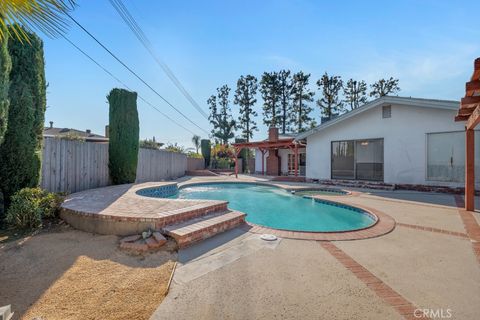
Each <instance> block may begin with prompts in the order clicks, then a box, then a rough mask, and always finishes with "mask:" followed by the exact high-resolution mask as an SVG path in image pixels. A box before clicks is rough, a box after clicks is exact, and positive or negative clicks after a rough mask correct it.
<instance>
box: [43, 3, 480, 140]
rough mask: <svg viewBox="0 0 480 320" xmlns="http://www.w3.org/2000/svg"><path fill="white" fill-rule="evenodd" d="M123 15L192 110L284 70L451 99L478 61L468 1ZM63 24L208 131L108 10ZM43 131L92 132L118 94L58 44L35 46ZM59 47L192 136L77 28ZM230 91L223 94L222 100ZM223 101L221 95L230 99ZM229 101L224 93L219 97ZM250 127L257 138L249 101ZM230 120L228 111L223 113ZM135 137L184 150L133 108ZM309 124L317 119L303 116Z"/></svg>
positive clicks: (82, 9)
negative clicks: (225, 88) (42, 74)
mask: <svg viewBox="0 0 480 320" xmlns="http://www.w3.org/2000/svg"><path fill="white" fill-rule="evenodd" d="M124 2H125V4H126V6H127V7H128V8H129V10H130V12H131V13H132V15H133V16H134V17H135V18H136V19H137V22H138V23H139V24H140V26H141V27H142V28H143V30H144V32H145V33H146V35H147V36H148V37H149V39H150V41H151V42H152V43H153V46H154V47H155V50H156V51H157V53H158V55H159V56H160V57H161V58H162V60H163V61H165V62H166V63H167V64H168V65H169V67H170V69H171V70H172V71H173V72H174V73H175V74H176V76H177V77H178V79H180V81H181V82H182V83H183V85H184V86H185V87H186V88H187V90H188V91H189V92H190V94H191V95H192V96H193V97H194V99H195V100H196V101H197V102H198V103H199V104H200V106H201V107H202V108H203V109H204V110H205V111H207V112H208V107H207V105H206V100H207V99H208V97H209V96H210V95H211V94H213V93H215V89H216V88H217V87H219V86H221V85H223V84H228V85H229V86H230V87H232V88H234V86H235V84H236V80H237V79H238V77H239V76H240V75H246V74H253V75H255V76H257V77H259V76H260V75H261V74H262V72H263V71H273V70H280V69H290V70H292V71H295V72H296V71H299V70H303V71H304V72H307V73H311V74H312V76H311V88H312V89H314V90H315V91H316V92H317V93H316V98H318V96H319V93H318V90H317V88H316V85H315V82H316V80H317V79H318V78H319V77H320V76H321V75H322V74H323V73H324V72H325V71H327V72H328V73H329V74H335V75H340V76H342V78H343V79H344V80H346V79H349V78H351V77H353V78H355V79H364V80H366V81H367V82H368V83H371V82H373V81H375V80H377V79H379V78H382V77H390V76H393V77H396V78H399V79H400V87H401V89H402V90H401V92H400V95H401V96H412V97H422V98H434V99H450V100H458V99H459V98H460V97H461V96H462V95H464V86H465V82H466V81H467V80H468V78H469V77H470V76H471V72H472V68H473V60H474V59H475V58H476V57H480V27H479V26H478V21H477V20H476V19H475V12H479V11H480V1H439V0H431V1H420V0H416V1H313V0H312V1H293V0H292V1H282V0H277V1H274V0H263V1H258V0H257V1H253V0H252V1H250V0H248V1H246V0H243V1H225V0H224V1H207V0H205V1H193V0H191V1H190V0H186V1H172V0H169V1H163V0H162V1H154V0H149V1H147V0H124ZM78 3H79V7H78V8H77V9H76V10H75V11H74V12H73V14H72V15H73V16H74V17H75V18H76V19H77V20H78V21H79V22H80V23H81V24H83V25H84V26H85V27H86V28H87V29H88V30H90V31H91V32H92V33H93V34H94V35H95V36H97V37H98V38H99V39H100V40H101V41H102V42H103V43H104V44H105V45H107V46H108V47H109V48H111V49H112V51H114V52H115V53H116V54H117V55H118V56H119V57H120V58H121V59H123V60H124V61H126V62H127V63H128V64H129V66H130V67H131V68H133V69H134V70H135V71H137V72H138V73H139V74H140V75H141V76H142V77H143V78H144V79H145V80H146V81H147V82H148V83H149V84H151V85H152V86H153V87H155V89H156V90H157V91H158V92H160V93H161V94H162V95H163V96H164V97H165V98H166V99H167V100H169V101H170V102H172V104H174V105H175V106H176V107H177V108H179V109H180V110H182V112H183V113H185V114H186V115H187V117H188V118H189V119H191V120H192V121H194V122H196V123H198V125H199V126H200V127H202V128H205V129H206V130H207V131H209V130H210V126H209V124H208V121H207V120H205V119H204V118H203V117H202V116H201V115H200V113H199V112H198V111H196V110H195V109H194V108H193V106H192V105H191V104H190V103H189V102H188V101H187V100H186V99H185V98H184V97H183V96H182V95H181V94H180V92H179V91H178V90H177V88H176V87H175V86H174V85H173V84H172V83H171V82H170V80H169V79H168V78H167V77H166V75H165V74H164V73H163V71H162V70H161V69H160V67H159V66H158V65H157V64H156V63H155V61H154V60H153V59H152V58H151V56H150V55H149V54H148V52H147V51H146V50H145V48H143V47H142V46H141V45H140V43H139V42H138V41H137V39H136V38H135V37H134V35H133V34H132V33H131V32H130V30H129V29H128V27H127V26H126V25H125V24H124V23H123V20H121V18H120V17H119V16H118V14H117V13H116V11H115V10H114V9H113V7H112V6H111V5H110V3H109V1H108V0H97V1H86V0H83V1H82V0H79V1H78ZM41 36H42V37H43V38H44V41H45V59H46V75H47V81H48V83H49V86H48V89H47V106H48V109H47V113H46V123H48V122H49V121H54V125H55V126H58V127H72V128H77V129H87V128H88V129H91V130H92V131H94V132H98V133H103V131H104V126H105V124H107V123H108V104H107V101H106V95H107V94H108V92H109V91H110V90H111V89H112V88H114V87H121V85H120V84H118V83H117V82H116V81H115V80H113V79H112V78H110V77H109V76H108V75H107V74H105V73H104V72H103V71H102V70H100V69H99V68H98V67H97V66H95V65H94V64H93V63H91V62H90V61H89V60H87V59H86V58H85V57H84V56H83V55H81V54H80V53H79V52H78V51H76V49H74V48H73V47H72V46H71V45H70V44H69V43H67V42H66V41H65V40H64V39H62V38H59V39H49V38H47V37H44V36H43V35H41ZM67 37H68V38H69V39H70V40H72V41H73V42H75V43H76V44H77V45H78V46H80V47H81V48H82V49H83V50H85V51H87V52H88V53H89V54H90V55H91V56H93V57H94V58H95V59H96V60H98V61H99V62H100V63H102V64H103V65H104V66H105V67H106V68H108V69H110V70H111V71H112V72H113V73H114V74H115V75H116V76H118V77H119V78H120V79H122V81H124V82H125V83H127V84H128V86H130V87H131V88H133V89H135V90H136V91H137V92H138V93H139V94H140V95H142V96H143V97H144V98H146V99H147V100H149V101H150V102H152V103H153V104H155V105H156V106H157V107H158V108H160V109H161V110H162V111H163V112H165V113H167V114H168V115H169V116H170V117H172V118H174V119H175V120H176V121H178V122H180V123H181V124H182V125H184V126H187V127H189V128H190V129H192V131H194V132H197V134H199V135H200V136H202V137H205V136H206V134H205V133H203V132H201V131H200V130H198V129H196V128H195V127H193V126H192V125H191V124H190V123H189V122H188V121H187V120H185V119H184V118H182V117H181V116H180V115H178V114H177V113H176V112H175V111H174V110H172V109H171V108H170V107H168V106H167V105H166V104H165V103H164V102H162V101H161V100H160V99H159V98H158V97H157V96H156V95H155V94H154V93H153V92H151V91H150V90H149V89H148V88H147V87H145V86H144V85H143V84H142V83H141V82H139V81H138V80H137V79H135V78H134V77H133V76H132V75H131V74H130V73H128V71H126V70H125V69H123V67H122V66H120V65H119V64H118V63H117V62H116V61H115V60H113V58H111V57H110V56H109V55H108V54H107V53H106V52H105V51H103V49H101V48H100V47H99V46H98V45H97V44H96V43H95V42H93V41H92V40H91V39H90V38H89V37H88V36H87V35H86V34H85V33H83V32H82V31H81V30H80V29H79V28H78V27H77V26H75V25H73V24H71V26H70V29H69V31H68V34H67ZM232 91H233V90H232ZM232 93H233V92H232ZM231 100H232V101H233V94H232V95H231ZM258 100H259V101H258V102H257V110H258V112H259V117H258V119H257V123H258V124H259V127H260V131H259V132H257V133H256V134H255V136H254V139H262V138H263V137H264V135H265V132H266V128H265V126H264V125H263V124H262V121H261V112H260V110H261V99H260V95H259V96H258ZM232 109H233V110H234V116H235V117H237V116H238V112H237V107H236V106H235V105H233V104H232ZM138 110H139V114H140V136H141V137H142V138H146V137H152V136H155V137H156V138H157V140H158V141H162V142H172V143H173V142H178V143H180V144H182V145H185V146H187V147H191V142H190V139H191V136H192V134H191V133H190V132H186V131H185V130H184V129H182V128H180V127H178V126H176V125H175V124H174V123H172V122H171V121H169V120H167V119H165V118H164V117H163V116H162V115H161V114H159V113H158V112H156V111H155V110H153V109H152V108H151V107H150V106H148V105H146V104H145V103H143V102H142V101H138ZM314 115H315V117H316V118H317V119H318V118H319V112H318V108H317V107H315V112H314Z"/></svg>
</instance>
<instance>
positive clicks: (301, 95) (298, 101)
mask: <svg viewBox="0 0 480 320" xmlns="http://www.w3.org/2000/svg"><path fill="white" fill-rule="evenodd" d="M309 79H310V74H309V73H308V74H305V73H303V71H300V72H297V73H295V74H294V75H293V85H292V95H293V98H292V106H293V112H292V123H293V124H294V126H295V129H296V130H297V132H303V131H305V130H307V129H308V128H310V127H311V124H312V121H313V119H312V118H311V117H310V113H311V112H312V107H310V105H309V103H310V102H312V101H313V96H314V95H315V93H314V92H312V91H311V90H310V89H309V88H308V82H309Z"/></svg>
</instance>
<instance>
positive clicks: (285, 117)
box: [278, 70, 292, 134]
mask: <svg viewBox="0 0 480 320" xmlns="http://www.w3.org/2000/svg"><path fill="white" fill-rule="evenodd" d="M278 82H279V87H280V116H279V122H280V123H279V124H280V129H281V132H282V133H283V134H285V133H286V132H287V131H288V130H290V125H291V122H292V121H291V117H290V114H291V113H292V77H291V75H290V70H281V71H280V72H279V73H278Z"/></svg>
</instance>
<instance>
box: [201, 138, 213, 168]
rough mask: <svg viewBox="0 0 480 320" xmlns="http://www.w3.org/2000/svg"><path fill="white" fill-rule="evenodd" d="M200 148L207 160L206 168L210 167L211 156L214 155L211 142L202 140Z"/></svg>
mask: <svg viewBox="0 0 480 320" xmlns="http://www.w3.org/2000/svg"><path fill="white" fill-rule="evenodd" d="M200 148H201V150H202V156H203V158H204V159H205V166H206V167H208V166H210V156H211V153H212V146H211V144H210V140H208V139H202V141H201V142H200Z"/></svg>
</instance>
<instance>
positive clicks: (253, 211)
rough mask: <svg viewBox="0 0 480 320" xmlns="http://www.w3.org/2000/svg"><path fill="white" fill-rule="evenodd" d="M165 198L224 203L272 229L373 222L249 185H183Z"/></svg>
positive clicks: (359, 213)
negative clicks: (221, 201) (222, 201)
mask: <svg viewBox="0 0 480 320" xmlns="http://www.w3.org/2000/svg"><path fill="white" fill-rule="evenodd" d="M147 193H148V194H147ZM147 193H145V192H144V193H143V195H146V196H153V197H155V196H157V197H158V195H155V192H153V191H152V189H150V190H149V192H147ZM140 194H142V193H140ZM168 198H170V199H172V198H173V199H205V200H225V201H228V202H229V204H228V207H229V208H230V209H233V210H238V211H242V212H244V213H246V214H247V218H246V220H247V221H248V222H251V223H253V224H257V225H261V226H265V227H269V228H272V229H281V230H291V231H307V232H338V231H351V230H358V229H363V228H367V227H369V226H371V225H373V224H375V222H376V217H375V216H374V215H372V214H371V213H368V212H366V211H364V210H361V209H358V208H355V207H351V206H347V205H343V204H338V203H335V202H329V201H324V200H319V199H312V198H308V197H304V196H297V195H294V194H291V193H290V192H288V191H287V190H284V189H280V188H276V187H271V186H265V185H257V184H250V183H205V184H197V185H191V186H185V187H181V188H180V189H179V190H178V192H176V193H174V194H173V195H171V196H169V197H168Z"/></svg>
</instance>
